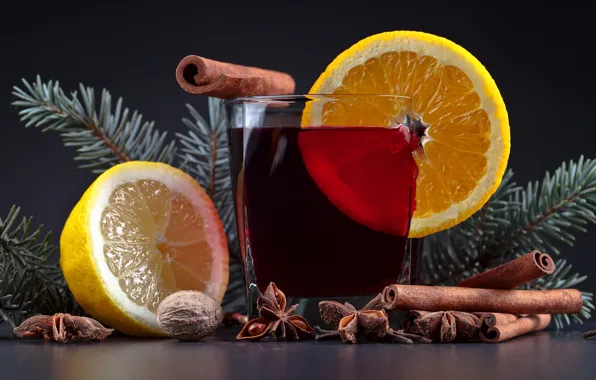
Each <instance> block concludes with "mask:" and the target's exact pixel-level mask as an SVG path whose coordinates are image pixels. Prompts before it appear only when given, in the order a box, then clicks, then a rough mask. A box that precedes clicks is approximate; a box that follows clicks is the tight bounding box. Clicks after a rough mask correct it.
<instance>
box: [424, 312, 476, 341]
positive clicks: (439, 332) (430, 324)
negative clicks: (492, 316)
mask: <svg viewBox="0 0 596 380" xmlns="http://www.w3.org/2000/svg"><path fill="white" fill-rule="evenodd" d="M415 324H416V325H417V327H418V329H419V330H420V332H421V333H422V335H424V336H425V337H426V338H428V339H431V340H432V341H433V342H440V343H448V342H468V341H470V340H472V339H474V338H477V337H478V331H479V329H480V318H478V317H477V316H476V315H474V314H471V313H466V312H462V311H437V312H434V313H428V314H425V315H423V316H420V317H418V318H417V319H416V321H415Z"/></svg>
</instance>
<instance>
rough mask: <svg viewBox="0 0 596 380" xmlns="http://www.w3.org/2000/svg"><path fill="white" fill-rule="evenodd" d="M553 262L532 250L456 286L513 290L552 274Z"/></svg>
mask: <svg viewBox="0 0 596 380" xmlns="http://www.w3.org/2000/svg"><path fill="white" fill-rule="evenodd" d="M554 271H555V262H554V261H553V259H552V258H551V257H550V256H549V255H548V254H546V253H542V252H540V251H537V250H534V251H532V252H529V253H526V254H525V255H523V256H521V257H518V258H516V259H514V260H511V261H509V262H507V263H505V264H502V265H499V266H498V267H495V268H492V269H489V270H486V271H484V272H482V273H479V274H477V275H475V276H472V277H470V278H467V279H465V280H464V281H462V282H460V283H459V284H458V285H457V286H460V287H466V288H485V289H515V288H517V287H518V286H520V285H523V284H526V283H528V282H532V281H534V280H536V279H538V278H540V277H543V276H546V275H549V274H552V273H553V272H554Z"/></svg>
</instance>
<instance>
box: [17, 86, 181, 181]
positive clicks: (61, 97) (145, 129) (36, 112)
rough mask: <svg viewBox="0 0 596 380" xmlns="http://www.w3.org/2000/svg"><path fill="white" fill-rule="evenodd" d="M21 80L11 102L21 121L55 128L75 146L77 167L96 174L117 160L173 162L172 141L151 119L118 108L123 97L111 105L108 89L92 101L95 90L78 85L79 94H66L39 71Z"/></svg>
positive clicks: (68, 143)
mask: <svg viewBox="0 0 596 380" xmlns="http://www.w3.org/2000/svg"><path fill="white" fill-rule="evenodd" d="M22 81H23V86H24V88H19V87H16V86H15V87H14V89H13V95H14V96H15V98H16V100H15V101H13V102H12V105H13V106H15V107H18V108H21V111H19V115H20V116H21V121H23V122H25V126H26V127H30V126H34V127H39V128H42V130H43V131H44V132H46V131H53V132H57V133H59V134H60V136H62V140H63V142H64V145H65V146H69V147H75V148H76V152H77V155H76V157H75V160H77V161H82V162H83V163H82V164H81V165H80V167H81V168H90V169H92V171H93V172H94V173H101V172H103V171H105V170H106V169H108V168H109V167H111V166H113V165H115V164H118V163H120V162H126V161H131V160H145V161H161V162H166V163H172V161H173V159H174V158H175V155H176V143H175V141H171V142H166V137H167V134H166V133H165V132H164V133H160V132H159V131H157V130H156V129H155V127H154V123H153V122H152V121H151V122H148V121H143V116H142V114H140V113H139V112H137V111H132V112H131V111H129V109H128V108H123V106H122V98H119V99H118V100H117V101H116V105H115V107H112V96H111V94H110V93H109V92H108V91H107V90H105V89H104V90H103V91H102V93H101V97H100V98H99V101H97V100H96V99H95V91H94V89H93V88H91V87H85V86H83V85H82V84H81V85H80V86H79V87H80V88H79V93H77V92H76V91H75V92H72V93H71V94H70V95H66V94H65V93H64V91H63V90H62V88H61V87H60V84H59V83H58V82H57V81H56V82H53V81H49V82H47V83H43V82H42V81H41V78H40V77H39V76H38V77H37V80H36V81H35V82H33V83H29V82H28V81H26V80H25V79H23V80H22Z"/></svg>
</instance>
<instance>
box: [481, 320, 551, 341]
mask: <svg viewBox="0 0 596 380" xmlns="http://www.w3.org/2000/svg"><path fill="white" fill-rule="evenodd" d="M550 321H551V316H550V314H537V315H536V314H535V315H528V316H525V317H521V318H517V319H516V320H514V321H511V322H509V323H501V322H499V318H498V317H495V316H494V315H490V314H486V315H485V316H484V317H483V318H482V320H481V325H480V333H479V335H480V339H481V340H482V341H483V342H486V343H499V342H503V341H505V340H508V339H512V338H516V337H518V336H520V335H524V334H528V333H531V332H534V331H539V330H544V329H545V328H546V327H547V326H548V325H549V324H550Z"/></svg>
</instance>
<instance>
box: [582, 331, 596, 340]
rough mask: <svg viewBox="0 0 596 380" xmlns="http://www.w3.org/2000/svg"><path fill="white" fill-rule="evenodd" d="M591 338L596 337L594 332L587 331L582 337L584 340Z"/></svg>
mask: <svg viewBox="0 0 596 380" xmlns="http://www.w3.org/2000/svg"><path fill="white" fill-rule="evenodd" d="M593 336H596V330H591V331H587V332H585V333H584V335H583V337H584V338H585V339H588V338H591V337H593Z"/></svg>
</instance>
